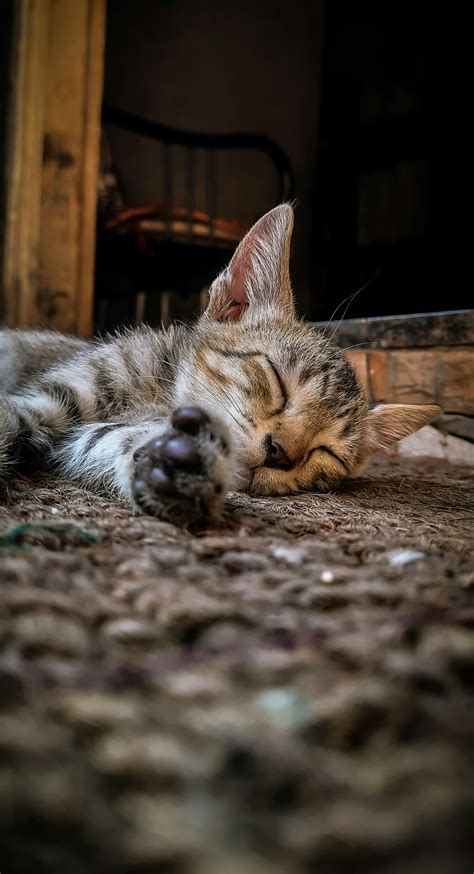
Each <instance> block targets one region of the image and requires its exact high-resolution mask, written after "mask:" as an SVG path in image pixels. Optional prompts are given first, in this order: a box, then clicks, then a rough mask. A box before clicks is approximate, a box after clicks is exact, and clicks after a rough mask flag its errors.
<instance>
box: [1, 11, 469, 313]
mask: <svg viewBox="0 0 474 874" xmlns="http://www.w3.org/2000/svg"><path fill="white" fill-rule="evenodd" d="M12 9H13V0H2V3H1V11H2V27H1V28H0V49H1V51H0V162H1V166H2V167H4V166H5V164H4V160H3V159H4V150H5V119H6V113H5V106H6V101H7V98H8V93H9V87H10V85H11V83H10V82H9V77H8V69H9V57H8V53H9V45H8V38H7V37H8V32H9V21H10V20H11V19H12ZM437 16H438V17H437ZM453 21H454V12H453V11H451V10H449V9H445V10H444V11H443V13H442V15H438V13H437V12H436V10H435V9H434V7H433V6H432V5H431V4H425V3H411V4H409V3H406V2H383V3H380V2H378V3H376V2H371V0H359V2H348V0H326V2H324V0H312V2H305V0H293V2H292V3H291V4H289V3H288V2H287V0H259V2H254V0H240V2H238V3H230V2H222V0H133V2H130V0H111V2H109V4H108V11H107V42H106V63H105V89H104V99H105V100H106V101H107V102H108V103H110V104H113V105H115V106H118V107H120V108H122V109H126V110H129V111H132V112H135V113H136V114H138V115H139V116H142V117H144V118H149V119H153V120H155V121H158V122H161V123H164V124H167V125H172V126H176V127H179V128H183V129H185V130H190V131H197V132H209V133H215V132H229V131H231V132H254V133H263V134H266V135H267V136H269V137H271V138H272V139H273V140H275V141H276V142H277V143H278V144H279V145H280V146H281V147H282V148H283V150H284V151H285V152H286V154H287V156H288V158H289V160H290V162H291V165H292V168H293V171H294V176H295V183H296V192H295V193H296V199H297V208H296V229H295V236H294V246H293V256H292V261H293V263H292V274H293V279H294V287H295V293H296V297H297V301H298V306H299V310H300V312H302V313H303V314H304V315H305V316H306V317H307V318H311V319H324V318H328V317H329V316H330V315H331V314H332V312H333V310H334V309H335V307H336V306H337V305H338V304H339V302H340V301H341V300H342V299H343V298H345V297H346V296H347V295H350V294H352V293H353V292H355V291H356V290H357V289H358V288H361V287H362V286H364V285H365V284H366V283H368V285H367V287H365V288H364V290H363V291H361V293H360V294H359V295H358V296H357V297H356V299H355V300H354V301H353V302H352V304H351V307H350V309H349V311H348V313H347V315H348V316H353V317H354V316H376V315H387V314H400V313H413V312H423V311H426V312H434V311H438V310H451V309H461V308H465V307H469V306H472V291H471V287H472V281H471V280H470V278H469V279H468V280H467V281H459V278H455V276H456V274H457V266H458V264H459V262H460V260H461V252H462V251H463V250H464V248H465V244H464V243H462V242H461V233H460V231H459V227H460V226H461V225H462V222H461V219H460V214H461V213H460V210H459V209H458V208H455V207H454V205H453V203H452V202H451V203H450V205H449V206H447V205H446V194H448V195H450V193H451V190H452V189H454V188H456V187H458V188H461V189H462V188H463V185H464V184H465V183H464V180H463V178H462V176H461V174H460V172H459V166H458V165H460V166H461V167H462V166H463V165H462V164H461V163H460V161H459V159H458V157H457V151H458V146H459V140H458V137H457V135H456V134H455V132H454V128H453V126H452V118H451V116H450V105H451V103H453V101H454V96H455V94H456V93H457V91H458V90H459V89H458V81H455V74H454V73H453V72H452V68H453V64H454V59H455V56H456V55H457V54H458V53H460V49H459V48H457V42H456V41H455V42H454V43H451V42H450V38H449V37H448V33H449V31H450V30H452V24H453ZM10 23H11V21H10ZM461 25H462V22H461V21H457V23H456V28H455V29H457V32H459V31H460V29H461ZM461 78H462V77H458V80H459V81H460V80H461ZM448 141H449V142H450V144H451V150H450V151H449V157H448V150H446V149H445V143H447V142H448ZM111 146H112V151H113V159H114V161H115V163H116V165H117V168H118V170H119V173H120V176H121V179H122V182H123V184H124V188H125V192H126V195H127V200H128V201H129V202H130V203H131V204H136V203H138V204H140V203H154V202H157V201H158V200H159V197H160V164H159V152H157V147H156V144H155V143H153V142H150V141H147V140H145V139H143V138H140V137H139V138H137V137H129V136H128V135H127V134H122V133H115V134H114V135H113V136H112V137H111ZM219 161H220V163H219V179H220V182H219V188H218V214H219V215H220V216H222V217H224V218H231V219H239V220H240V221H241V222H243V223H247V224H248V223H250V222H252V221H253V220H255V218H256V217H258V215H260V214H262V213H263V212H264V211H266V209H268V208H270V207H271V206H273V205H274V204H275V202H276V201H275V178H274V175H273V171H272V169H271V167H269V165H268V163H265V161H262V159H261V158H260V157H259V156H254V157H252V156H251V155H249V156H246V157H245V159H243V158H242V156H239V155H237V156H236V155H227V156H224V157H223V158H221V159H219ZM454 179H456V180H457V181H456V182H454ZM3 193H4V173H3V174H2V178H1V180H0V244H1V233H2V221H1V219H2V214H3V207H4V204H3ZM177 197H178V205H179V192H178V195H177ZM1 248H2V247H1V245H0V251H1ZM119 269H120V268H119ZM157 269H159V259H157ZM197 291H198V289H196V292H197ZM186 305H187V304H186ZM194 305H195V304H193V306H194ZM182 316H183V317H187V312H186V308H184V310H183V313H182Z"/></svg>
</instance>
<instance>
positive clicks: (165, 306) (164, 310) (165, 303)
mask: <svg viewBox="0 0 474 874" xmlns="http://www.w3.org/2000/svg"><path fill="white" fill-rule="evenodd" d="M170 301H171V292H170V291H162V292H161V295H160V315H161V324H162V325H163V327H164V328H167V327H168V325H169V323H170Z"/></svg>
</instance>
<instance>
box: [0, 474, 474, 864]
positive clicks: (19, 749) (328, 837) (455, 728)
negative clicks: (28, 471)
mask: <svg viewBox="0 0 474 874" xmlns="http://www.w3.org/2000/svg"><path fill="white" fill-rule="evenodd" d="M473 486H474V469H472V468H466V467H461V466H450V465H448V464H447V463H445V462H443V461H439V460H420V459H413V460H411V459H410V460H409V459H404V460H391V461H380V462H379V463H377V464H375V465H374V466H372V467H371V468H370V470H369V471H368V472H367V474H365V475H364V477H363V478H361V479H360V480H358V481H355V482H353V483H351V484H350V485H348V486H346V489H345V491H343V492H341V493H338V494H330V495H306V496H301V497H295V498H281V499H251V498H249V497H247V496H244V495H234V496H232V497H231V499H230V500H229V502H228V507H227V511H226V518H225V521H224V524H223V526H222V528H220V529H219V530H213V531H205V532H202V533H201V534H199V535H196V534H192V533H190V532H186V531H180V530H178V529H175V528H173V527H172V526H170V525H166V524H163V523H160V522H158V521H156V520H154V519H152V518H147V517H135V518H134V517H132V516H131V514H130V511H129V509H128V508H127V507H126V506H125V505H123V504H120V503H117V502H115V501H113V500H109V499H107V498H105V497H100V496H97V495H94V494H92V493H90V492H88V491H85V490H83V489H79V488H76V487H75V486H72V485H65V484H64V483H60V482H58V481H54V480H52V479H46V478H43V479H41V478H38V479H35V480H27V479H25V480H17V481H15V482H13V483H12V484H10V486H9V487H8V490H6V492H5V494H4V496H3V502H2V506H1V508H0V562H1V565H0V567H1V570H0V581H1V582H0V639H1V647H2V659H1V667H0V871H1V872H2V874H23V872H28V874H30V872H34V874H43V872H47V874H50V872H52V874H86V872H87V874H93V872H106V874H107V872H120V874H154V872H160V874H168V872H169V874H313V872H315V874H335V872H339V871H341V872H347V874H349V872H350V874H354V872H356V874H357V872H364V874H381V872H384V874H387V872H388V874H419V872H420V871H421V870H426V871H427V872H429V874H456V872H458V871H459V872H469V871H471V870H472V861H473V856H472V823H473V822H474V816H473V813H474V805H473V794H474V779H473V777H474V772H473V769H472V766H471V764H470V757H469V754H470V751H472V730H473V727H474V720H473V716H472V681H473V678H474V646H473V644H474V630H473V628H474V605H473V600H472V592H473V589H474V564H473V561H472V545H473V528H474V515H473V509H474V489H473ZM470 705H471V706H470Z"/></svg>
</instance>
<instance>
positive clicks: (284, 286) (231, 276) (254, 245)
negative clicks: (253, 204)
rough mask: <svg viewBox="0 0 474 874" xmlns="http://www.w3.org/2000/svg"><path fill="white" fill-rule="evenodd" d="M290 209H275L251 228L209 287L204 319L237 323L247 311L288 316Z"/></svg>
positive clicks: (284, 206) (290, 297)
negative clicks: (206, 317)
mask: <svg viewBox="0 0 474 874" xmlns="http://www.w3.org/2000/svg"><path fill="white" fill-rule="evenodd" d="M292 230H293V209H292V207H291V206H289V205H288V204H285V203H282V204H280V206H276V207H275V209H272V210H271V211H270V212H267V213H266V215H264V216H262V218H261V219H259V221H258V222H257V223H256V224H255V225H254V226H253V227H252V228H250V230H249V232H248V234H247V235H246V236H245V237H244V239H243V240H242V242H241V243H239V245H238V246H237V249H236V250H235V252H234V255H233V258H232V260H231V262H230V264H229V266H228V267H226V269H225V270H224V271H223V272H222V273H221V274H220V276H218V277H217V279H216V280H215V281H214V282H213V283H212V285H211V288H210V290H209V298H210V299H209V306H208V308H207V310H206V315H207V316H209V317H210V318H211V319H216V320H218V321H220V322H236V321H239V320H240V319H241V318H242V316H244V314H245V312H246V311H247V309H248V310H249V312H254V310H256V309H257V308H260V309H262V308H265V309H266V310H267V312H268V315H269V316H271V315H272V314H276V313H279V314H284V315H288V316H291V315H292V314H293V312H294V310H293V294H292V291H291V281H290V244H291V233H292Z"/></svg>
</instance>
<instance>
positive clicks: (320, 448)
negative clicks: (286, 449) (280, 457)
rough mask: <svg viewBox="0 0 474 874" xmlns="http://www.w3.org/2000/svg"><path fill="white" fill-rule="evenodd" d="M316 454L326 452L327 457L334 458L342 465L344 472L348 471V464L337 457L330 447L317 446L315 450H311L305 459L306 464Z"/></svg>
mask: <svg viewBox="0 0 474 874" xmlns="http://www.w3.org/2000/svg"><path fill="white" fill-rule="evenodd" d="M316 452H325V453H326V454H327V455H330V456H331V457H332V458H334V459H335V460H336V461H338V462H339V464H340V465H342V467H343V468H344V470H348V466H347V464H346V462H345V461H343V459H342V458H341V457H340V456H339V455H337V454H336V453H335V452H334V450H333V449H331V448H330V447H329V446H315V447H314V449H310V451H309V452H308V455H307V457H306V459H305V463H306V462H307V461H309V459H310V458H311V456H312V455H314V454H315V453H316Z"/></svg>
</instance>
